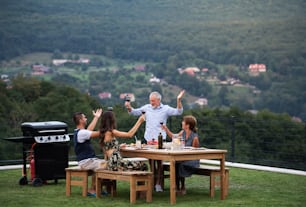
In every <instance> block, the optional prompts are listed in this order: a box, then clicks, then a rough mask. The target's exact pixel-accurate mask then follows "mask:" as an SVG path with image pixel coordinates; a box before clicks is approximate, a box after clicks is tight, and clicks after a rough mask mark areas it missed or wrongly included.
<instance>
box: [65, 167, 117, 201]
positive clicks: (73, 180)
mask: <svg viewBox="0 0 306 207" xmlns="http://www.w3.org/2000/svg"><path fill="white" fill-rule="evenodd" d="M65 170H66V196H70V194H71V186H80V187H81V188H82V196H84V197H86V196H87V191H88V177H89V176H92V175H93V174H94V171H92V170H86V169H82V168H80V167H79V166H73V167H68V168H66V169H65ZM93 182H95V180H93ZM103 186H106V188H107V191H108V192H109V191H110V192H111V194H114V193H115V192H116V181H112V180H105V181H104V182H103Z"/></svg>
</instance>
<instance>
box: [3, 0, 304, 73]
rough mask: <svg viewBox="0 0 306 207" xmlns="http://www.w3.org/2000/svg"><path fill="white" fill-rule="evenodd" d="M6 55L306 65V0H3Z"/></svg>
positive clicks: (276, 67) (4, 53)
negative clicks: (83, 55)
mask: <svg viewBox="0 0 306 207" xmlns="http://www.w3.org/2000/svg"><path fill="white" fill-rule="evenodd" d="M0 4H1V5H0V19H1V20H0V51H1V53H0V59H8V58H11V57H13V56H17V55H22V54H25V53H29V52H37V51H48V52H53V51H54V50H56V49H58V50H60V51H63V52H65V51H67V52H74V53H96V54H103V55H106V56H108V57H116V58H125V59H134V60H154V61H163V60H167V59H168V58H169V56H172V55H176V54H184V53H186V52H188V53H191V54H192V57H193V58H194V59H197V58H199V59H205V60H209V61H212V62H214V63H231V64H249V63H251V62H264V63H265V64H267V65H269V66H271V67H272V68H274V69H275V70H277V69H279V67H285V66H288V65H303V64H305V55H306V45H305V41H304V37H305V36H306V13H305V8H306V2H305V1H303V0H292V1H287V0H218V1H215V0H206V1H203V0H191V1H187V0H160V1H152V0H113V1H110V0H80V1H74V0H49V1H36V0H22V1H19V0H2V1H1V2H0Z"/></svg>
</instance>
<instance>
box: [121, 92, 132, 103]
mask: <svg viewBox="0 0 306 207" xmlns="http://www.w3.org/2000/svg"><path fill="white" fill-rule="evenodd" d="M126 96H128V97H130V100H131V102H134V101H135V95H134V94H133V93H121V94H120V95H119V98H120V99H123V100H125V97H126Z"/></svg>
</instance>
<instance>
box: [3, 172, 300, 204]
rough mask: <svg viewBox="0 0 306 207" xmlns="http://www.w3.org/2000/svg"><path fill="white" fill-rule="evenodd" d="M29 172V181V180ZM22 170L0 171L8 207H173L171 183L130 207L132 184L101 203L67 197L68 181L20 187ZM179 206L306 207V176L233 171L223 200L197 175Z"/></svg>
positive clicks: (77, 195)
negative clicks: (149, 200) (170, 198)
mask: <svg viewBox="0 0 306 207" xmlns="http://www.w3.org/2000/svg"><path fill="white" fill-rule="evenodd" d="M29 174H30V173H29V172H28V177H29ZM20 177H21V170H3V171H0V202H1V204H0V205H1V206H4V207H11V206H14V207H34V206H42V207H48V206H54V207H58V206H65V207H75V206H80V207H81V206H84V207H91V206H116V207H118V206H154V207H155V206H170V203H169V181H168V180H166V184H165V186H166V187H165V192H162V193H156V192H154V193H153V202H152V203H146V202H145V200H141V199H140V200H137V202H136V204H134V205H131V204H130V203H129V184H128V183H127V182H123V181H119V182H118V186H117V194H118V195H117V197H114V198H112V197H111V196H109V195H108V196H105V197H102V198H99V199H96V198H94V197H86V198H84V197H82V196H81V188H79V187H72V195H71V196H70V197H66V195H65V180H64V179H63V180H58V183H57V184H55V183H54V181H53V180H51V181H48V184H47V185H43V186H42V187H33V186H32V185H30V184H29V185H26V186H20V185H19V184H18V181H19V179H20ZM175 206H188V207H199V206H258V207H263V206H277V207H278V206H299V207H301V206H306V176H301V175H289V174H281V173H273V172H265V171H256V170H246V169H240V168H230V187H229V195H228V197H227V198H226V199H225V200H220V191H219V188H217V190H216V195H215V198H210V197H209V178H208V177H206V176H198V175H194V176H192V177H191V178H187V194H186V195H184V196H178V197H177V203H176V205H175Z"/></svg>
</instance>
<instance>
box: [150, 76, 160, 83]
mask: <svg viewBox="0 0 306 207" xmlns="http://www.w3.org/2000/svg"><path fill="white" fill-rule="evenodd" d="M149 81H150V83H160V79H159V78H156V77H155V76H153V77H151V78H150V80H149Z"/></svg>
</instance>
